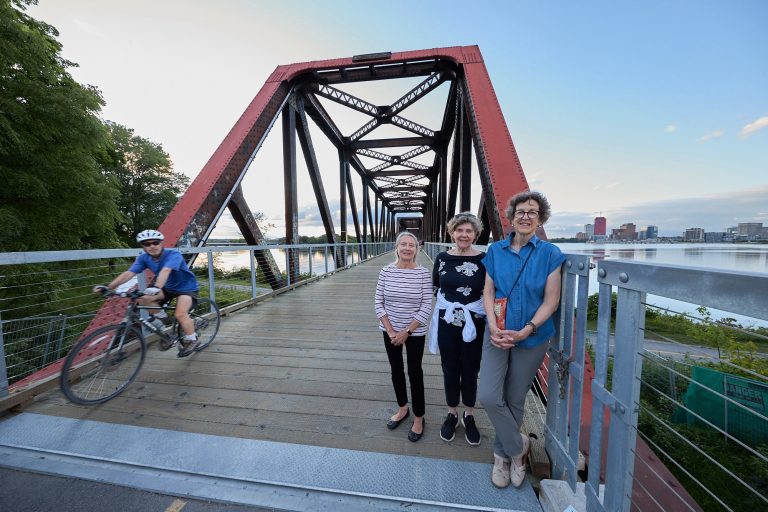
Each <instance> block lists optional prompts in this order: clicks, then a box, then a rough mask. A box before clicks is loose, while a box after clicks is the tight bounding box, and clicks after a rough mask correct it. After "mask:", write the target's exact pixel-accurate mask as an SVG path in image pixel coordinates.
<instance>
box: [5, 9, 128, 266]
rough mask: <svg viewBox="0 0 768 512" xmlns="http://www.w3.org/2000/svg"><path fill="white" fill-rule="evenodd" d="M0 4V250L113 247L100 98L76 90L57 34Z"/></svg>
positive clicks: (92, 89)
mask: <svg viewBox="0 0 768 512" xmlns="http://www.w3.org/2000/svg"><path fill="white" fill-rule="evenodd" d="M31 3H33V2H32V1H30V0H13V1H12V2H7V1H6V2H2V3H0V183H2V187H0V225H2V226H3V229H1V230H0V251H24V250H43V249H80V248H89V247H109V246H114V245H115V244H116V241H117V240H116V237H115V235H114V225H115V222H116V220H117V218H118V212H117V208H116V206H115V203H114V199H115V197H116V190H115V187H114V186H113V184H112V183H111V181H110V180H109V179H107V178H106V177H105V176H103V175H102V174H101V173H100V172H99V168H98V164H97V159H98V158H99V155H101V154H103V150H104V146H105V142H106V132H105V130H104V126H103V124H102V123H101V121H100V120H99V118H98V114H99V112H100V110H101V107H102V105H103V100H102V98H101V95H100V93H99V91H98V90H97V89H96V88H95V87H92V86H82V85H80V84H78V83H77V82H76V81H75V80H74V79H73V78H72V77H71V76H70V74H69V73H68V72H67V69H68V68H70V67H73V66H75V64H74V63H72V62H69V61H67V60H65V59H63V58H62V57H61V55H60V51H61V44H60V43H59V42H58V41H57V40H56V37H57V36H58V32H57V31H56V29H55V28H54V27H52V26H50V25H48V24H46V23H44V22H41V21H37V20H35V19H33V18H31V17H30V16H28V15H27V14H26V13H25V12H24V11H25V9H26V7H27V6H28V5H30V4H31Z"/></svg>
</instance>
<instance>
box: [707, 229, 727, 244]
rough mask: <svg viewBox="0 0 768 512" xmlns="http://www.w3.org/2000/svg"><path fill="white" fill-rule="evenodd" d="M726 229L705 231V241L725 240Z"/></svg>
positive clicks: (720, 241)
mask: <svg viewBox="0 0 768 512" xmlns="http://www.w3.org/2000/svg"><path fill="white" fill-rule="evenodd" d="M725 239H726V234H725V231H709V232H707V233H704V241H705V242H707V243H708V244H719V243H722V242H725Z"/></svg>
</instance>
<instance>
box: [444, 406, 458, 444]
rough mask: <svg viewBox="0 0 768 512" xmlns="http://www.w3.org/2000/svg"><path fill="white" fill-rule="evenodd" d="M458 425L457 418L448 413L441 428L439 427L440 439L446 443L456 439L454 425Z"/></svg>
mask: <svg viewBox="0 0 768 512" xmlns="http://www.w3.org/2000/svg"><path fill="white" fill-rule="evenodd" d="M458 423H459V418H458V417H457V416H456V415H455V414H453V413H450V412H449V413H448V416H446V417H445V421H444V422H443V426H442V427H440V439H442V440H443V441H445V442H446V443H447V442H449V441H453V438H454V437H456V425H458Z"/></svg>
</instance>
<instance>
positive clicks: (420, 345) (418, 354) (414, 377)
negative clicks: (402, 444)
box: [384, 332, 425, 417]
mask: <svg viewBox="0 0 768 512" xmlns="http://www.w3.org/2000/svg"><path fill="white" fill-rule="evenodd" d="M424 339H425V336H408V339H407V340H405V343H404V345H405V351H406V353H407V357H408V380H410V381H411V399H412V400H413V414H414V415H416V416H419V417H420V416H424V412H425V406H424V372H423V371H422V369H421V359H422V357H423V356H424ZM384 346H385V347H386V349H387V357H388V358H389V367H390V369H391V370H392V385H393V386H394V387H395V397H396V398H397V405H399V406H400V407H403V406H404V405H407V404H408V388H407V387H406V384H405V372H404V371H403V345H398V346H394V345H393V344H392V342H391V340H390V338H389V335H388V334H387V333H386V332H385V333H384Z"/></svg>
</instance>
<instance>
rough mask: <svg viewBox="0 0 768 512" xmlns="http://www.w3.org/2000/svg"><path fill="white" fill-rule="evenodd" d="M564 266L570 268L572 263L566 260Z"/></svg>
mask: <svg viewBox="0 0 768 512" xmlns="http://www.w3.org/2000/svg"><path fill="white" fill-rule="evenodd" d="M565 266H566V267H568V268H571V267H572V266H573V262H572V261H571V260H568V261H566V262H565Z"/></svg>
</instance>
